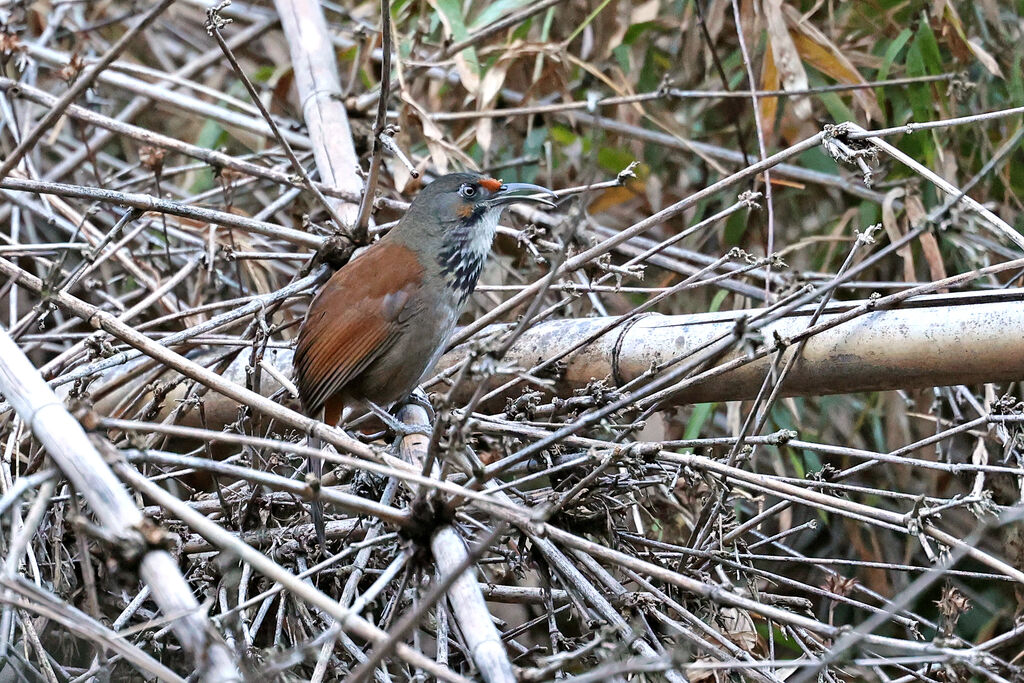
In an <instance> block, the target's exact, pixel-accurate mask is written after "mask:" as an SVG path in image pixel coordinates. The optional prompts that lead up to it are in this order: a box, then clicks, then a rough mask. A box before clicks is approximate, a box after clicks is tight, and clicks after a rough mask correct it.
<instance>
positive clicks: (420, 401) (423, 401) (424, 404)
mask: <svg viewBox="0 0 1024 683" xmlns="http://www.w3.org/2000/svg"><path fill="white" fill-rule="evenodd" d="M405 402H406V403H415V404H416V405H418V406H420V407H421V408H423V410H425V411H427V422H429V423H430V424H434V417H435V414H434V406H432V405H431V404H430V399H429V398H427V392H425V391H423V387H416V388H415V389H413V390H412V393H411V394H409V397H408V398H406V399H405Z"/></svg>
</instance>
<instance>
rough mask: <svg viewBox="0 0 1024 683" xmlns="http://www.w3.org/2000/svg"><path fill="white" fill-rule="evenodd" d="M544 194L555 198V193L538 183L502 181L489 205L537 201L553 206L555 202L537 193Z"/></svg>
mask: <svg viewBox="0 0 1024 683" xmlns="http://www.w3.org/2000/svg"><path fill="white" fill-rule="evenodd" d="M542 194H546V195H548V196H549V197H552V198H553V199H557V198H558V197H557V195H556V194H555V193H554V192H552V191H551V190H549V189H548V188H546V187H541V186H540V185H533V184H531V183H504V184H503V185H502V186H501V187H499V188H498V191H497V192H495V193H494V196H493V197H491V199H490V204H491V206H500V205H502V204H511V203H512V202H537V203H539V204H546V205H547V206H551V207H554V206H555V203H554V202H553V201H551V200H550V199H548V198H547V197H541V196H539V195H542Z"/></svg>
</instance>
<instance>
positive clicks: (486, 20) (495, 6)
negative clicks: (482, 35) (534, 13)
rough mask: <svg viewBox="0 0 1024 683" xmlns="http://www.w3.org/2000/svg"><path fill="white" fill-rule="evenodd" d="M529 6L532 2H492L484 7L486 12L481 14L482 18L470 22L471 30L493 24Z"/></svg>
mask: <svg viewBox="0 0 1024 683" xmlns="http://www.w3.org/2000/svg"><path fill="white" fill-rule="evenodd" d="M529 4H530V0H498V1H497V2H492V3H490V4H488V5H487V6H485V7H484V11H483V12H481V13H480V16H478V17H477V18H476V19H474V20H473V21H472V22H470V25H469V28H470V30H471V31H476V30H477V29H481V28H483V27H485V26H487V25H489V24H493V23H494V22H495V21H497V20H498V19H499V18H501V17H503V16H504V15H506V14H508V13H509V12H514V11H515V10H517V9H519V8H520V7H525V6H526V5H529Z"/></svg>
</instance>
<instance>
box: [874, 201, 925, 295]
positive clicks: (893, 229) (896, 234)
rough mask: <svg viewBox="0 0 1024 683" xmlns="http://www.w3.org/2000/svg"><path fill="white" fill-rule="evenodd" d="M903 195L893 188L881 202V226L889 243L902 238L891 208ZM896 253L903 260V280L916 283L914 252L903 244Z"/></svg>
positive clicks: (900, 227) (898, 222) (901, 231)
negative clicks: (887, 236)
mask: <svg viewBox="0 0 1024 683" xmlns="http://www.w3.org/2000/svg"><path fill="white" fill-rule="evenodd" d="M903 195H904V190H903V188H902V187H895V188H893V189H891V190H889V192H887V193H886V195H885V199H884V200H882V226H883V227H884V228H885V232H886V234H887V235H889V241H890V242H896V241H898V240H899V239H900V238H901V237H903V233H904V230H903V227H902V226H901V225H900V221H899V218H897V216H896V209H895V207H894V206H893V205H894V204H895V202H896V200H897V199H899V198H900V197H902V196H903ZM896 253H897V254H899V255H900V258H901V259H903V279H904V281H906V282H916V281H917V275H916V270H915V269H914V252H913V250H912V249H911V248H910V245H909V244H905V245H903V246H902V247H900V248H899V249H897V250H896Z"/></svg>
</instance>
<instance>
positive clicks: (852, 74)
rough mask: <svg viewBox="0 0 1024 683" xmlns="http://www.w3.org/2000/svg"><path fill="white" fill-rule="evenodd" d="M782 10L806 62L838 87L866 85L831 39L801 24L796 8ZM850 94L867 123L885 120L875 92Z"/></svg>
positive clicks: (808, 25) (789, 7)
mask: <svg viewBox="0 0 1024 683" xmlns="http://www.w3.org/2000/svg"><path fill="white" fill-rule="evenodd" d="M782 10H783V12H784V13H785V14H786V19H787V21H788V22H789V29H790V35H792V37H793V42H794V44H795V45H796V48H797V51H798V52H799V53H800V56H801V57H802V58H803V59H804V61H806V62H807V63H808V64H810V65H811V66H813V67H814V68H815V69H817V70H818V71H820V72H822V73H823V74H825V75H827V76H828V77H829V78H832V79H833V80H835V81H838V82H839V83H846V84H850V85H853V84H862V83H866V82H867V81H865V80H864V77H863V76H861V75H860V72H859V71H857V69H856V67H854V66H853V64H852V63H851V62H850V60H849V59H847V57H846V55H844V54H843V53H842V51H841V50H840V49H839V47H838V46H837V45H836V44H835V43H833V42H832V41H831V40H829V38H828V36H826V35H825V34H824V33H822V32H821V31H819V30H818V29H817V28H815V27H814V26H813V25H812V24H810V23H807V22H801V21H800V14H799V12H798V11H797V10H796V8H794V7H791V6H789V5H783V7H782ZM851 94H852V96H853V99H854V101H855V102H856V103H857V105H858V106H859V107H860V108H861V109H862V110H863V111H864V114H865V115H866V116H867V117H868V119H871V120H875V121H881V120H882V110H881V108H880V107H879V106H878V99H877V98H876V97H875V92H874V91H873V90H871V89H868V88H865V89H862V90H854V91H853V92H852V93H851Z"/></svg>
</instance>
